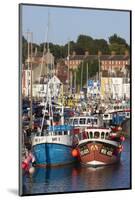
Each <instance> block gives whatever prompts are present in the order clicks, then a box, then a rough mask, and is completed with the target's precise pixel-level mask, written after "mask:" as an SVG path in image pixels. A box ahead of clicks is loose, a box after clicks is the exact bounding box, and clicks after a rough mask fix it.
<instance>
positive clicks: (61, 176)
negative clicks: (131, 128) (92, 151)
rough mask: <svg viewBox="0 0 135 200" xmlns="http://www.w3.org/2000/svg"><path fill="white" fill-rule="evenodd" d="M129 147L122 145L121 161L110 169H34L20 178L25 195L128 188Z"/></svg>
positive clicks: (78, 167) (71, 167)
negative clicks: (32, 172) (31, 173)
mask: <svg viewBox="0 0 135 200" xmlns="http://www.w3.org/2000/svg"><path fill="white" fill-rule="evenodd" d="M129 150H130V146H129V140H127V141H126V142H125V145H124V152H123V154H122V158H121V162H120V163H118V164H115V165H112V166H106V167H99V168H88V167H82V166H80V165H70V166H64V167H59V168H47V169H46V168H37V169H36V171H35V173H34V174H33V175H32V176H29V175H28V174H26V175H25V176H24V177H23V178H24V180H23V183H24V185H23V186H24V187H23V190H24V194H36V193H57V192H72V191H92V190H105V189H120V188H129V187H130V151H129Z"/></svg>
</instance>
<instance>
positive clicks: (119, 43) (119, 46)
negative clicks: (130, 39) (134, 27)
mask: <svg viewBox="0 0 135 200" xmlns="http://www.w3.org/2000/svg"><path fill="white" fill-rule="evenodd" d="M109 43H110V44H109V49H110V52H111V51H115V53H116V54H124V53H125V51H126V50H129V45H128V44H127V43H126V40H124V39H123V38H121V37H119V36H117V34H114V35H112V36H111V37H109Z"/></svg>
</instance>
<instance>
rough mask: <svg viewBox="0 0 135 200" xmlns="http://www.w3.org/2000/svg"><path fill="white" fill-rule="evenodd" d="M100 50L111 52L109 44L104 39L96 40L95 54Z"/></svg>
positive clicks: (106, 52) (103, 52)
mask: <svg viewBox="0 0 135 200" xmlns="http://www.w3.org/2000/svg"><path fill="white" fill-rule="evenodd" d="M99 51H101V52H102V54H109V46H108V43H107V41H106V40H104V39H95V40H94V54H98V52H99Z"/></svg>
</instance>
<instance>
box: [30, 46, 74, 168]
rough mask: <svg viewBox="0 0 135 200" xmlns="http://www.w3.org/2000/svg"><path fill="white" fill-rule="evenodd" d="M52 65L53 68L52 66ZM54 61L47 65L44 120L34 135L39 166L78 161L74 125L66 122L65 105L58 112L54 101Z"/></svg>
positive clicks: (34, 151)
mask: <svg viewBox="0 0 135 200" xmlns="http://www.w3.org/2000/svg"><path fill="white" fill-rule="evenodd" d="M47 51H48V53H49V52H50V50H49V44H48V50H47ZM50 66H51V68H50ZM53 68H54V63H52V59H51V61H50V63H48V65H47V71H48V75H47V77H46V91H45V98H44V99H45V100H44V103H43V105H44V108H43V117H42V122H41V124H40V126H39V127H38V129H37V130H36V132H35V133H33V136H32V153H33V154H34V156H35V159H36V165H37V166H39V167H53V166H59V165H65V164H70V163H72V162H74V161H76V158H74V157H73V156H72V149H73V146H74V142H73V141H74V140H73V137H74V136H73V134H72V129H73V127H72V126H69V125H66V124H65V122H64V120H65V119H64V106H63V104H62V105H61V112H59V113H57V114H58V115H59V116H56V113H55V112H56V111H55V110H56V107H55V105H54V102H53V93H54V91H55V92H56V90H55V88H56V85H55V82H51V81H50V79H51V78H53V77H54V74H53V73H54V70H53Z"/></svg>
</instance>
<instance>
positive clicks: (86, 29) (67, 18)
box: [22, 5, 130, 44]
mask: <svg viewBox="0 0 135 200" xmlns="http://www.w3.org/2000/svg"><path fill="white" fill-rule="evenodd" d="M48 13H49V16H50V17H49V21H50V22H49V33H48V41H49V42H53V43H55V44H65V43H67V42H68V40H74V41H76V40H77V37H78V36H79V35H80V34H85V35H89V36H91V37H92V38H94V39H101V38H103V39H105V40H108V38H109V36H111V35H113V34H114V33H116V34H118V35H119V36H120V37H122V38H124V39H126V41H127V42H128V43H129V42H130V14H129V12H125V11H124V12H123V11H110V10H96V9H94V10H91V9H75V8H58V7H44V6H26V5H25V6H23V10H22V30H23V35H25V36H26V32H27V31H28V30H29V31H31V32H33V40H34V42H36V43H42V42H45V41H46V40H47V39H46V38H47V36H46V35H47V24H48Z"/></svg>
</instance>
